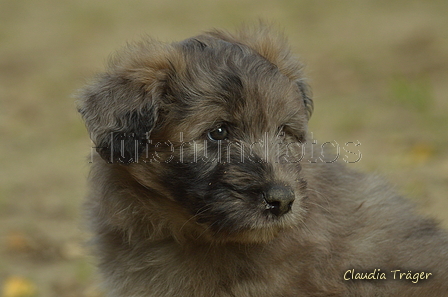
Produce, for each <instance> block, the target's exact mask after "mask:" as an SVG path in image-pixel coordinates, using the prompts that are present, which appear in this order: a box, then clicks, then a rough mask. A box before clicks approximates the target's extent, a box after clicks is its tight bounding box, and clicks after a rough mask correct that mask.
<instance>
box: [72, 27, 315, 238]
mask: <svg viewBox="0 0 448 297" xmlns="http://www.w3.org/2000/svg"><path fill="white" fill-rule="evenodd" d="M277 36H278V35H276V34H272V33H271V32H270V31H269V29H268V28H258V29H257V30H252V31H250V30H243V31H241V32H239V33H238V34H236V35H231V34H229V33H226V32H220V31H214V32H209V33H206V34H204V35H200V36H197V37H194V38H191V39H187V40H185V41H183V42H180V43H175V44H171V45H165V44H160V43H157V42H153V41H150V42H144V43H141V44H137V45H133V46H130V47H129V48H127V49H126V50H125V51H123V53H122V54H121V55H120V56H118V57H117V58H116V59H115V60H114V61H112V63H111V66H110V68H109V70H108V72H107V73H105V74H103V75H102V76H100V77H99V78H98V81H97V82H96V83H94V84H93V85H91V86H90V87H88V88H86V89H85V90H84V92H83V94H82V95H81V98H82V100H81V102H80V107H79V110H80V112H81V114H82V115H83V117H84V119H85V121H86V124H87V127H88V129H89V131H90V133H91V137H92V140H93V141H94V142H95V144H96V146H97V151H98V153H99V155H100V156H101V157H102V158H103V159H104V162H108V163H110V164H108V165H107V166H121V167H122V170H124V171H126V172H127V173H128V174H129V175H130V176H132V178H133V179H135V180H136V181H137V182H138V183H139V184H140V185H142V186H143V187H144V188H145V189H148V191H150V192H151V193H153V196H154V197H155V196H157V197H158V198H157V199H154V201H157V202H154V203H155V204H152V205H157V206H159V209H160V211H162V210H164V211H165V212H166V213H165V215H164V217H165V219H166V220H167V221H171V223H167V224H168V225H170V226H171V228H172V229H173V232H175V231H174V229H177V230H176V232H179V230H180V229H183V230H184V232H188V228H185V226H186V225H188V226H193V227H192V228H193V229H196V230H195V232H196V234H200V235H201V236H202V237H203V238H207V239H209V240H216V241H242V242H262V241H267V240H270V239H272V238H273V237H274V236H275V235H276V234H277V233H278V232H279V231H280V230H281V229H283V228H287V227H288V226H291V225H293V224H295V223H297V221H298V220H300V219H301V218H302V216H303V213H304V211H305V206H304V197H305V187H306V184H305V182H304V181H303V180H302V179H301V178H300V169H301V168H300V164H299V161H300V158H301V156H302V143H303V142H304V140H305V134H306V126H307V120H308V118H309V116H310V115H311V112H312V101H311V100H310V99H309V97H308V95H307V90H306V86H305V84H304V82H303V78H302V76H301V65H300V64H299V63H298V62H297V61H296V60H294V59H293V58H292V57H291V56H290V54H289V50H288V48H287V46H286V44H285V42H284V40H283V39H281V38H278V37H277ZM167 205H170V206H169V207H167ZM173 205H174V206H173ZM117 211H119V210H117ZM148 216H149V217H150V216H151V213H148ZM179 218H182V219H179ZM173 222H179V223H178V224H175V223H173ZM187 223H188V224H187Z"/></svg>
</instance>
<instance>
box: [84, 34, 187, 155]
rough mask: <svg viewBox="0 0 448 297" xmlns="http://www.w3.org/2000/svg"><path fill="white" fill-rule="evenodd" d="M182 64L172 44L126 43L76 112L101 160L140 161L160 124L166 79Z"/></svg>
mask: <svg viewBox="0 0 448 297" xmlns="http://www.w3.org/2000/svg"><path fill="white" fill-rule="evenodd" d="M179 64H181V63H180V55H179V54H178V53H177V52H176V51H175V49H174V48H173V47H172V46H170V45H166V44H162V43H158V42H155V41H145V42H141V43H138V44H133V45H128V46H127V47H126V48H125V49H124V50H122V51H121V52H120V53H118V54H117V55H116V56H115V57H114V58H113V59H111V61H110V63H109V67H108V69H107V71H106V72H105V73H103V74H101V75H99V76H98V77H97V79H96V80H95V81H94V82H93V83H92V84H90V85H88V86H87V87H85V88H84V89H83V90H81V92H80V93H79V95H78V97H79V100H78V111H79V112H80V113H81V115H82V117H83V119H84V121H85V123H86V126H87V130H88V131H89V133H90V137H91V139H92V141H93V142H94V144H95V146H96V150H97V152H98V153H99V155H100V156H101V157H102V158H103V159H105V160H106V161H108V162H119V163H126V164H128V163H132V162H136V161H137V159H138V156H139V155H140V154H141V153H142V152H143V151H144V149H145V147H146V143H147V139H148V137H149V135H150V133H151V132H152V131H153V129H154V127H155V126H156V123H157V121H158V117H159V112H158V111H159V106H160V103H161V101H162V97H163V96H164V92H165V91H164V90H165V81H166V79H167V76H168V74H169V73H170V72H171V71H173V68H174V67H175V66H176V65H179ZM179 66H180V65H179Z"/></svg>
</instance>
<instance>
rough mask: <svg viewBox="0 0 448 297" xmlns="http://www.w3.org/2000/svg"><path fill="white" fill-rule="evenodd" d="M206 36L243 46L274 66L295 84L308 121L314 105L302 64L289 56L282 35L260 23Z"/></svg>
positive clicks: (286, 43) (285, 41)
mask: <svg viewBox="0 0 448 297" xmlns="http://www.w3.org/2000/svg"><path fill="white" fill-rule="evenodd" d="M208 34H209V35H211V36H213V37H215V38H219V39H223V40H225V41H228V42H233V43H240V44H244V45H246V46H248V47H250V48H252V49H253V50H255V51H256V52H257V53H258V54H260V55H261V56H263V57H264V58H265V59H266V60H268V61H269V62H271V63H272V64H274V65H276V66H277V67H278V69H279V70H280V72H282V73H283V74H284V75H286V76H287V77H288V78H289V79H290V80H291V81H293V82H296V83H297V86H298V87H299V90H300V94H301V95H302V98H303V102H304V105H305V109H306V112H307V116H308V119H309V118H310V117H311V114H312V113H313V109H314V104H313V100H312V99H311V93H310V91H309V87H308V85H307V83H306V82H305V77H304V75H303V71H302V70H303V64H302V63H301V62H300V61H299V60H298V59H296V58H295V57H294V56H293V55H292V54H291V49H290V46H289V44H288V41H287V39H286V37H285V36H284V34H283V33H281V32H278V31H276V30H274V29H273V28H272V26H271V25H269V24H266V23H264V22H260V23H259V24H258V25H257V26H253V27H251V26H243V27H242V28H241V29H240V30H239V31H237V33H236V34H231V33H229V32H226V31H219V30H214V31H211V32H208Z"/></svg>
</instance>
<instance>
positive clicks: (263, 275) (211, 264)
mask: <svg viewBox="0 0 448 297" xmlns="http://www.w3.org/2000/svg"><path fill="white" fill-rule="evenodd" d="M141 264H142V266H141V268H142V269H139V271H138V272H136V273H135V274H134V277H135V278H136V279H140V280H141V281H139V282H138V283H139V284H141V287H140V288H139V289H138V290H139V291H140V292H142V294H143V292H145V293H144V295H141V296H186V297H187V296H195V297H202V296H204V297H210V296H213V297H221V296H222V297H227V296H241V297H245V296H259V297H263V296H270V297H274V296H297V295H296V293H297V292H295V293H294V292H292V291H291V290H292V289H291V279H290V278H291V271H287V270H288V269H285V267H283V265H282V263H272V262H271V261H270V260H269V259H266V258H265V259H263V258H262V257H260V255H254V254H253V253H252V252H251V251H249V250H246V251H234V250H226V249H213V248H204V247H200V248H197V249H188V250H183V249H180V248H174V247H173V246H169V247H168V246H164V247H162V246H158V248H151V249H149V250H148V253H147V254H146V256H145V257H144V261H143V262H142V263H141ZM275 264H276V265H275ZM134 283H135V282H134ZM138 296H140V295H138Z"/></svg>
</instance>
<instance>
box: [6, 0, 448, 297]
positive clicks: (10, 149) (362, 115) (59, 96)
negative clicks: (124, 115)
mask: <svg viewBox="0 0 448 297" xmlns="http://www.w3.org/2000/svg"><path fill="white" fill-rule="evenodd" d="M0 8H1V9H0V168H1V170H0V226H1V228H0V286H3V289H4V288H5V287H6V286H7V285H8V284H11V281H10V280H17V278H14V277H19V278H21V279H22V280H23V281H22V282H20V281H16V282H15V283H14V284H16V286H19V289H20V284H22V285H23V284H27V283H32V284H34V285H35V287H36V290H35V292H34V291H33V292H32V294H34V295H37V296H45V297H47V296H48V297H52V296H58V297H69V296H77V297H79V296H86V297H93V296H99V293H98V290H97V289H96V283H97V282H96V277H95V273H94V269H93V268H92V267H93V266H92V263H93V260H92V259H91V258H90V257H88V256H86V255H87V252H86V249H85V248H84V246H83V243H84V241H85V240H86V238H87V236H86V232H85V229H84V226H83V220H82V216H81V211H80V204H81V201H82V198H83V196H84V193H85V179H86V176H87V174H88V168H89V164H88V160H87V156H88V154H89V152H90V146H91V144H90V141H89V139H88V136H87V133H86V131H85V128H84V125H83V123H82V121H81V120H80V117H79V116H78V115H77V113H76V110H75V104H74V99H73V97H72V94H73V93H75V92H76V90H77V89H78V88H80V87H81V86H82V85H83V84H84V83H85V82H86V81H87V80H88V79H89V78H90V77H92V76H93V75H94V73H95V72H97V71H100V70H101V69H102V68H103V66H104V64H105V62H106V60H107V57H108V56H109V55H110V54H111V53H112V52H113V51H115V50H116V49H117V48H119V47H120V46H122V45H123V44H125V43H126V42H127V41H131V40H135V39H139V38H140V37H142V36H145V35H150V36H153V37H156V38H158V39H161V40H164V41H173V40H179V39H183V38H186V37H189V36H191V35H194V34H198V33H200V32H201V31H203V30H206V29H209V28H211V27H219V28H227V29H230V30H231V29H233V28H235V27H237V26H238V25H239V24H240V23H242V22H246V23H251V22H256V21H257V19H258V18H263V19H267V20H270V21H273V22H274V23H276V24H277V25H278V26H279V27H280V28H284V30H285V33H286V35H287V36H288V37H289V39H290V42H291V44H292V47H293V50H294V52H295V53H297V55H298V56H300V57H301V58H302V60H303V61H304V62H305V64H306V65H307V67H306V72H307V74H308V76H309V82H310V84H311V86H312V89H313V93H314V96H313V97H314V100H315V113H314V115H313V117H312V119H311V122H310V130H311V131H312V132H313V133H314V137H315V139H317V140H318V141H319V143H323V142H325V141H329V140H337V141H338V142H339V143H345V142H348V141H354V142H356V141H359V142H360V143H361V146H360V150H361V152H362V154H363V158H362V160H361V161H360V162H358V163H356V164H351V165H350V166H353V167H355V168H359V169H361V170H365V171H375V172H379V173H380V174H383V175H385V176H387V177H388V178H389V179H390V180H391V181H392V182H393V183H395V184H397V188H398V190H399V191H401V192H402V193H404V194H406V195H408V196H409V197H411V199H414V200H415V201H417V202H419V203H420V204H421V205H422V207H423V211H424V212H426V213H429V214H432V215H434V216H436V217H438V218H439V219H440V220H441V221H442V223H443V224H444V225H445V226H448V211H447V209H448V208H447V207H448V201H447V199H446V195H447V193H448V151H447V149H446V148H447V146H448V137H447V136H448V133H447V130H448V129H447V127H448V113H447V111H448V100H447V99H448V98H447V94H448V83H447V80H448V30H446V28H448V18H447V17H446V16H447V15H448V2H446V1H443V0H430V1H404V0H397V1H393V2H392V1H385V0H381V1H374V0H370V1H369V0H361V1H356V2H355V1H329V0H327V1H309V0H301V1H292V0H285V1H275V2H273V1H268V0H257V1H255V0H239V1H236V0H227V1H199V0H195V1H188V2H187V1H174V0H168V1H162V0H152V1H137V0H131V1H126V2H125V1H115V0H113V1H87V0H81V1H76V2H74V1H65V2H64V1H56V0H42V1H32V0H19V1H13V0H0ZM19 280H20V279H19ZM1 284H3V285H1ZM0 294H2V293H1V291H0ZM3 294H6V293H5V292H3ZM30 294H31V293H30ZM0 296H1V295H0ZM1 297H5V296H1Z"/></svg>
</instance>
